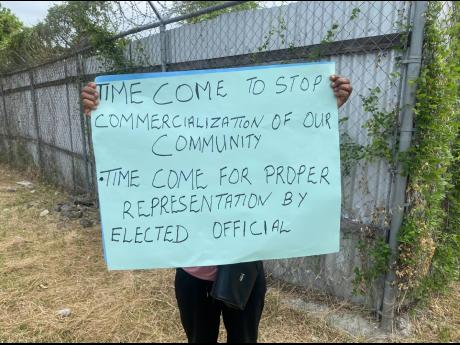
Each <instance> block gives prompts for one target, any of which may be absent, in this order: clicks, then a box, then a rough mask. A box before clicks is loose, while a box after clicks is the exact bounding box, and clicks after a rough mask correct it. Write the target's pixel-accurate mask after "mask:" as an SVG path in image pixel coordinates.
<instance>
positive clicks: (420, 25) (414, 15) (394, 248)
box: [381, 1, 428, 331]
mask: <svg viewBox="0 0 460 345" xmlns="http://www.w3.org/2000/svg"><path fill="white" fill-rule="evenodd" d="M427 4H428V2H427V1H414V2H413V5H412V6H413V8H412V11H411V22H412V23H413V26H412V35H411V41H410V47H409V50H408V51H407V55H406V60H404V61H403V62H404V63H405V64H406V69H405V79H404V87H403V90H402V96H401V100H402V101H401V102H402V111H401V129H400V135H399V139H400V140H399V152H400V153H402V152H406V151H407V150H408V149H409V148H410V144H411V139H412V132H413V115H414V105H415V92H416V85H415V83H414V81H415V80H416V79H417V78H418V77H419V75H420V68H421V62H422V50H423V37H424V28H425V16H424V13H425V11H426V8H427ZM406 187H407V176H405V175H403V166H402V164H401V163H400V162H399V163H398V166H397V168H396V176H395V182H394V186H393V190H394V195H393V201H392V210H391V211H392V213H391V214H392V218H391V227H390V239H389V245H390V249H391V256H390V270H389V273H388V274H387V276H386V279H385V287H384V296H383V303H382V324H381V327H382V328H383V329H384V330H385V331H391V330H392V329H393V324H394V313H395V304H396V287H395V286H394V284H395V281H396V273H395V264H396V262H397V259H398V236H399V230H400V228H401V225H402V222H403V217H404V211H405V207H406V206H407V205H406Z"/></svg>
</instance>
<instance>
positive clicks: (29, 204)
mask: <svg viewBox="0 0 460 345" xmlns="http://www.w3.org/2000/svg"><path fill="white" fill-rule="evenodd" d="M39 205H40V203H39V202H38V201H32V202H29V203H28V204H27V207H28V208H31V207H38V206H39Z"/></svg>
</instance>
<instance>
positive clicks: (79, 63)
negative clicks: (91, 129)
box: [76, 54, 92, 192]
mask: <svg viewBox="0 0 460 345" xmlns="http://www.w3.org/2000/svg"><path fill="white" fill-rule="evenodd" d="M76 58H77V74H78V77H79V82H78V94H79V95H80V94H81V90H82V82H83V77H84V74H83V68H82V67H83V57H82V56H81V55H80V54H77V55H76ZM79 104H80V126H81V140H82V145H83V159H84V161H85V177H86V184H87V187H88V190H89V191H91V180H90V176H89V170H88V169H89V166H88V165H89V163H90V162H89V159H88V145H87V141H86V130H85V118H84V116H85V115H84V114H83V104H82V102H79ZM91 192H92V191H91Z"/></svg>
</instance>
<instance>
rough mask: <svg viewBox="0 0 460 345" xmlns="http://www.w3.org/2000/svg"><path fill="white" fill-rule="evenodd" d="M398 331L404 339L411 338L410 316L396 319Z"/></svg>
mask: <svg viewBox="0 0 460 345" xmlns="http://www.w3.org/2000/svg"><path fill="white" fill-rule="evenodd" d="M396 329H397V330H398V331H399V332H400V334H401V335H402V336H403V337H410V336H411V334H412V324H411V322H410V320H409V317H408V316H405V315H403V316H399V317H397V318H396Z"/></svg>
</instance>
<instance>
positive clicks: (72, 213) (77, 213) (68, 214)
mask: <svg viewBox="0 0 460 345" xmlns="http://www.w3.org/2000/svg"><path fill="white" fill-rule="evenodd" d="M62 215H63V216H64V217H66V218H69V219H78V218H81V217H83V212H81V211H79V210H72V211H69V212H62Z"/></svg>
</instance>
